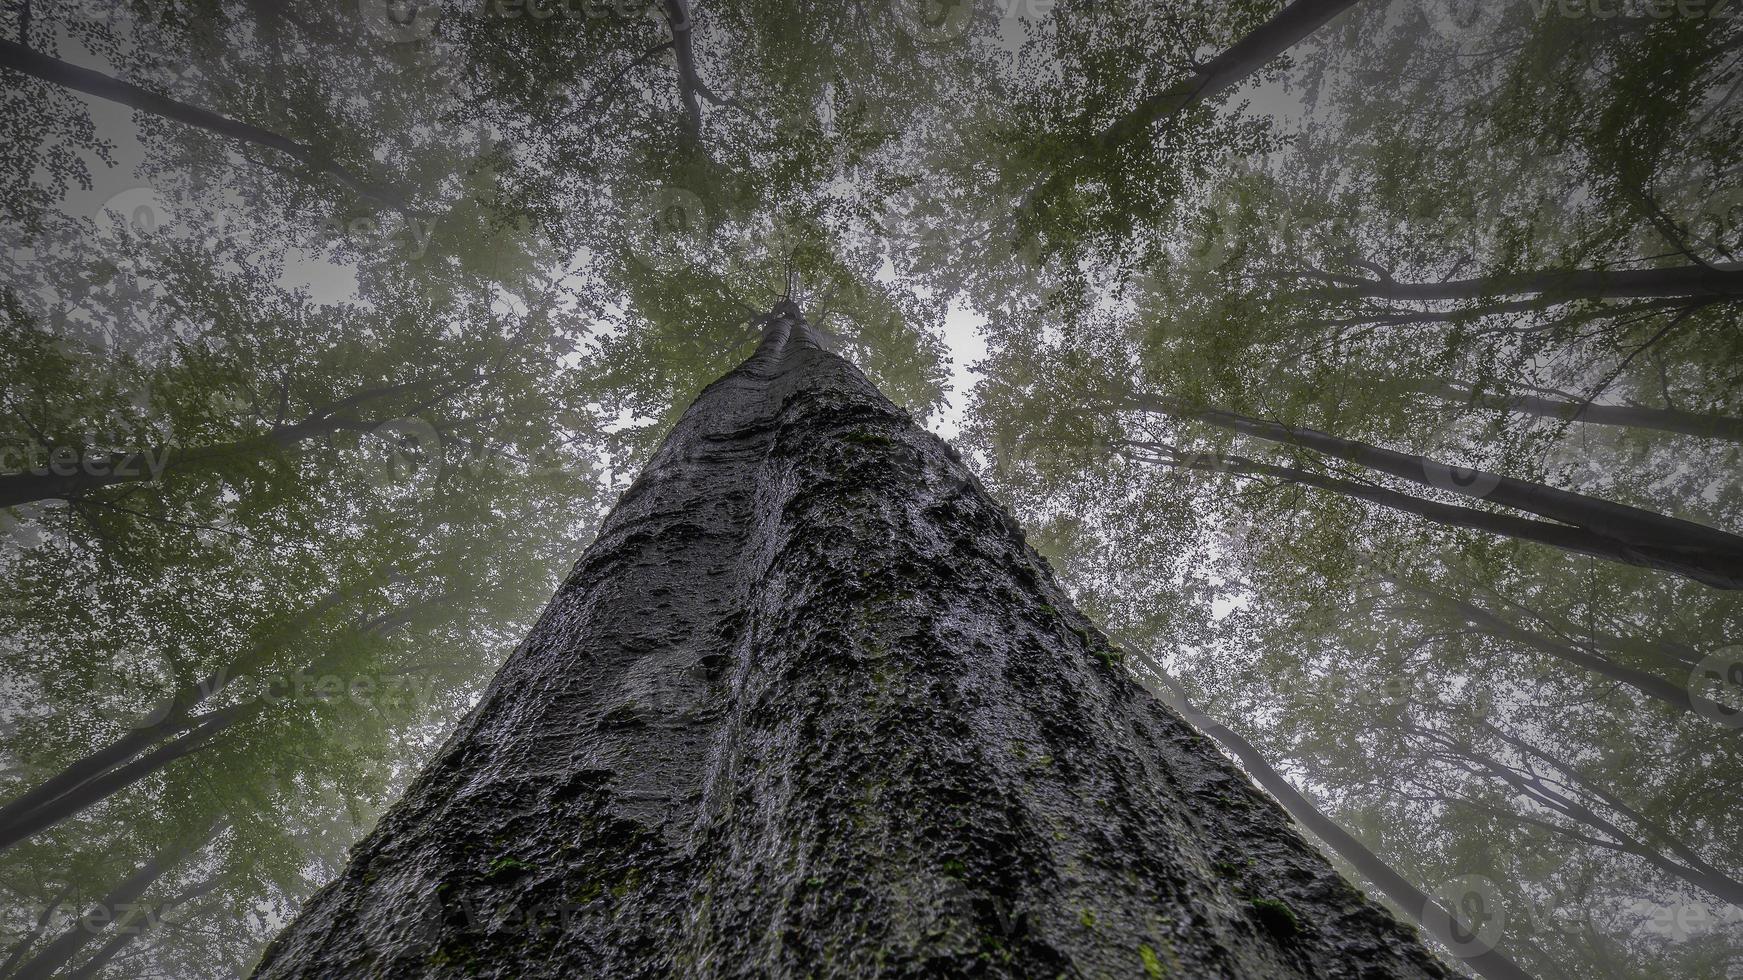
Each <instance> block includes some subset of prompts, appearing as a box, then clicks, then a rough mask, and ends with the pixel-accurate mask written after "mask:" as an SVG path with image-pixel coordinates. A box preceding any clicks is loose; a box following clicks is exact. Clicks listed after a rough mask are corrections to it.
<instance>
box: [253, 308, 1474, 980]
mask: <svg viewBox="0 0 1743 980" xmlns="http://www.w3.org/2000/svg"><path fill="white" fill-rule="evenodd" d="M1211 869H1218V870H1215V871H1213V870H1211ZM866 975H883V976H921V975H926V976H968V975H999V976H1024V977H1054V976H1059V975H1070V976H1104V975H1105V976H1118V977H1132V976H1137V977H1142V976H1146V975H1148V976H1160V975H1169V976H1183V977H1184V976H1222V977H1265V978H1282V977H1350V978H1353V977H1358V976H1389V977H1420V976H1437V977H1438V976H1445V975H1446V972H1445V970H1444V968H1443V967H1441V966H1440V965H1439V964H1437V963H1436V962H1435V961H1434V960H1433V959H1432V957H1430V956H1429V955H1428V954H1427V953H1426V951H1425V950H1424V949H1423V948H1422V947H1421V946H1420V945H1418V944H1417V942H1416V941H1415V940H1414V939H1412V938H1411V937H1410V936H1409V934H1408V933H1406V932H1405V931H1404V930H1403V929H1402V928H1401V927H1400V926H1398V924H1397V923H1396V922H1395V921H1393V920H1392V918H1391V917H1390V916H1389V915H1388V914H1386V913H1385V912H1384V911H1382V910H1381V909H1380V908H1378V907H1377V906H1374V905H1372V904H1370V903H1368V902H1367V901H1366V900H1364V899H1363V898H1362V897H1361V896H1360V894H1359V893H1358V892H1356V890H1355V889H1353V888H1352V887H1350V886H1349V885H1348V884H1347V883H1346V882H1344V881H1343V880H1342V879H1341V878H1339V877H1338V876H1337V874H1336V873H1335V872H1334V871H1333V870H1332V869H1331V867H1330V866H1329V865H1328V864H1327V863H1326V862H1325V860H1324V859H1323V858H1322V857H1321V856H1320V855H1319V854H1318V853H1317V852H1316V851H1314V850H1313V849H1312V848H1311V847H1310V846H1308V845H1307V844H1306V842H1305V841H1304V840H1303V839H1302V838H1301V837H1300V836H1299V835H1297V834H1296V832H1295V831H1294V830H1293V829H1292V828H1291V827H1290V826H1289V824H1288V820H1287V817H1286V816H1285V815H1284V814H1283V813H1282V811H1281V810H1279V809H1278V808H1277V807H1276V805H1275V804H1274V803H1272V802H1271V801H1270V800H1268V799H1267V798H1265V797H1264V796H1263V795H1262V794H1260V793H1259V792H1258V791H1257V790H1256V789H1255V788H1254V787H1253V786H1252V785H1251V784H1250V783H1248V782H1247V781H1246V779H1245V777H1244V776H1242V775H1241V773H1240V771H1239V770H1238V769H1236V768H1235V767H1234V766H1232V765H1231V764H1229V762H1228V761H1227V760H1226V759H1224V758H1223V757H1222V756H1221V754H1220V753H1219V752H1218V751H1217V750H1216V748H1215V746H1214V745H1212V744H1211V743H1210V742H1209V741H1208V740H1206V739H1205V738H1204V737H1203V736H1201V735H1199V734H1198V733H1197V732H1195V731H1193V730H1192V729H1191V727H1190V726H1188V725H1187V724H1186V723H1185V722H1184V721H1182V720H1181V719H1180V718H1179V717H1178V716H1177V715H1175V714H1174V713H1173V712H1171V711H1169V710H1168V709H1167V708H1165V707H1164V706H1162V705H1161V704H1160V703H1159V702H1157V701H1156V700H1155V699H1154V698H1153V697H1151V696H1150V695H1149V694H1148V693H1147V692H1146V691H1144V690H1143V689H1142V688H1141V687H1140V686H1139V685H1138V684H1137V683H1136V682H1135V681H1134V680H1133V679H1132V677H1131V676H1130V675H1129V674H1128V673H1127V672H1126V670H1125V669H1124V667H1123V666H1121V665H1120V663H1119V658H1118V655H1117V654H1116V653H1114V652H1113V651H1111V650H1110V649H1109V647H1108V646H1107V644H1106V642H1105V640H1104V639H1103V638H1102V637H1101V636H1100V634H1099V633H1097V632H1096V631H1095V629H1094V628H1093V627H1092V626H1090V624H1089V623H1088V622H1087V621H1086V620H1085V619H1084V618H1083V617H1082V616H1081V615H1080V614H1078V613H1077V612H1076V611H1075V610H1073V609H1072V608H1071V605H1070V602H1069V600H1068V599H1067V597H1066V595H1065V593H1064V591H1063V590H1062V589H1061V588H1060V587H1059V586H1058V585H1057V584H1055V583H1054V581H1053V579H1052V576H1051V574H1050V572H1049V571H1048V569H1047V567H1046V564H1045V562H1044V561H1043V560H1042V559H1040V558H1039V556H1037V555H1035V554H1034V552H1033V551H1031V550H1030V549H1029V548H1028V547H1027V546H1026V545H1025V544H1024V542H1023V538H1022V535H1021V532H1020V531H1019V530H1018V529H1017V527H1016V525H1015V524H1014V523H1013V522H1012V521H1011V519H1010V518H1009V517H1008V516H1007V515H1006V514H1005V512H1004V511H1003V510H1001V509H1000V508H999V507H998V506H997V505H996V504H995V503H993V501H992V500H991V499H990V498H989V497H988V496H987V495H986V493H985V492H984V491H983V490H982V489H981V488H980V486H979V484H978V483H976V481H975V480H974V479H973V477H972V476H970V475H969V473H968V471H967V470H966V469H965V468H964V466H963V464H962V462H961V460H960V459H959V458H958V457H957V456H956V455H955V454H954V453H953V452H951V451H950V450H949V449H948V448H947V447H945V446H944V444H943V443H942V442H940V441H939V440H938V439H936V438H935V437H933V436H931V435H929V434H927V433H925V432H923V431H922V430H920V429H919V428H918V427H917V426H915V425H914V423H913V422H912V420H911V419H909V418H908V416H907V415H906V414H905V413H903V412H901V411H900V410H899V409H897V408H895V407H894V406H893V405H891V404H890V403H889V402H888V401H887V400H886V399H884V398H883V396H882V395H881V394H880V393H879V392H878V391H877V390H876V389H875V388H874V387H873V386H872V385H871V384H870V383H869V382H867V381H866V380H865V378H864V377H862V376H861V375H860V374H859V372H858V371H857V370H855V369H854V368H853V367H852V366H850V365H849V364H848V363H847V362H846V361H844V360H842V359H841V358H839V357H836V356H835V355H833V354H830V353H827V352H825V351H824V350H822V349H821V348H820V347H819V346H818V344H817V341H816V338H815V336H814V334H813V333H812V332H811V330H810V328H809V327H807V326H805V325H804V323H803V321H802V320H801V319H800V318H799V316H798V310H797V308H796V307H793V306H792V305H791V304H785V303H784V304H783V305H782V306H781V307H778V308H777V310H776V313H775V314H774V315H772V316H771V317H770V318H769V319H768V323H767V329H766V332H765V337H764V340H763V343H762V345H761V346H760V347H759V348H758V350H757V353H756V354H755V355H754V356H753V357H752V358H751V359H750V360H749V361H747V362H746V363H745V364H743V365H741V366H740V367H739V368H737V369H736V370H734V371H732V372H731V373H729V374H728V375H727V376H726V377H724V378H722V379H721V380H719V381H717V382H715V383H714V384H713V385H710V386H709V387H708V389H707V390H705V391H704V392H703V394H702V395H701V397H700V398H699V399H698V400H697V402H696V403H695V404H694V405H692V406H691V408H690V410H689V411H688V412H686V413H685V415H684V417H683V418H682V420H681V421H680V422H679V423H678V425H677V426H676V428H675V429H674V430H673V432H672V434H671V435H670V436H669V437H668V438H667V440H666V442H665V444H664V445H663V446H662V447H661V448H660V450H659V451H658V452H657V453H655V455H654V457H653V459H652V460H650V461H649V463H648V465H647V467H646V469H645V470H644V471H643V472H642V474H641V476H640V477H639V478H638V479H637V480H636V482H635V484H634V485H633V486H632V487H631V488H630V489H629V490H628V491H626V492H625V493H624V495H623V497H622V498H621V499H620V500H619V502H618V505H617V507H616V509H615V510H614V512H613V513H612V515H611V517H610V518H609V519H608V520H607V521H606V523H605V525H604V527H603V528H602V530H601V532H600V534H599V537H598V539H597V540H596V541H595V542H594V544H593V545H592V546H591V547H590V548H589V549H588V551H587V553H586V554H585V555H584V556H583V557H582V559H581V561H580V563H579V564H578V565H577V566H576V568H575V570H574V572H573V573H572V574H571V576H570V578H569V580H568V581H567V582H566V583H565V584H564V585H563V587H562V588H561V589H560V590H559V591H558V593H557V595H556V597H555V598H554V599H553V600H552V602H551V604H550V606H549V607H548V608H547V609H546V611H545V613H544V615H543V616H542V617H541V619H540V620H539V622H538V624H537V625H536V626H535V627H534V628H533V630H532V633H531V635H530V636H529V637H528V638H527V639H526V641H525V642H524V643H522V645H521V646H520V648H519V649H517V650H516V651H515V653H514V654H513V655H512V656H511V657H510V658H509V660H508V662H507V663H506V664H505V665H504V667H503V669H502V671H501V672H500V673H499V674H498V675H497V677H496V679H495V680H494V681H493V682H492V683H491V685H490V687H489V688H488V690H487V691H486V692H485V694H484V696H483V697H482V699H481V700H480V702H479V704H478V706H477V707H476V708H475V709H474V710H473V711H472V713H471V714H470V715H469V716H468V717H467V718H466V719H465V720H464V721H463V722H462V723H461V724H460V726H459V728H458V729H457V731H456V732H455V734H454V735H453V736H452V737H451V738H450V740H449V742H448V744H447V745H446V746H444V748H443V749H442V751H441V752H440V753H439V754H438V756H437V758H436V759H435V761H433V762H432V763H431V764H430V765H429V766H428V767H427V768H426V769H425V771H424V772H423V774H422V775H421V776H420V777H419V778H418V779H417V781H416V782H415V783H414V784H413V786H412V788H411V789H410V790H409V791H408V793H407V795H406V797H405V798H404V799H403V800H402V801H401V802H400V803H399V804H397V805H396V806H395V807H394V808H393V809H391V810H390V811H389V812H388V813H387V814H386V815H385V816H384V817H383V818H382V820H381V822H380V824H379V825H378V827H377V829H376V830H375V831H374V832H373V833H372V834H371V835H370V836H369V837H368V838H367V839H365V841H364V842H363V843H361V844H360V845H359V846H358V847H357V848H356V849H355V850H354V851H353V857H352V861H351V864H350V866H349V867H348V868H347V869H346V870H345V871H344V872H343V874H342V875H341V876H340V878H339V879H338V880H337V881H335V882H333V883H332V884H330V885H329V886H327V887H326V888H324V889H323V890H322V891H321V892H320V893H318V894H317V895H316V897H315V898H314V899H313V900H312V901H311V902H310V903H309V905H308V906H307V907H306V908H305V909H304V911H303V913H302V915H301V917H300V918H299V919H298V920H297V921H296V922H295V923H293V924H292V925H291V926H290V927H289V928H288V929H287V930H286V931H285V932H284V933H283V934H282V935H281V936H280V937H279V938H278V939H277V940H276V941H275V942H274V943H273V944H272V945H271V946H270V947H269V948H268V950H267V952H266V954H265V957H264V959H263V961H262V963H261V965H260V967H259V968H258V970H257V973H256V976H259V977H262V978H284V977H311V978H312V977H332V976H371V977H414V976H415V977H535V978H536V977H563V978H568V977H577V976H613V977H665V976H684V977H728V976H731V977H748V976H759V977H845V976H866Z"/></svg>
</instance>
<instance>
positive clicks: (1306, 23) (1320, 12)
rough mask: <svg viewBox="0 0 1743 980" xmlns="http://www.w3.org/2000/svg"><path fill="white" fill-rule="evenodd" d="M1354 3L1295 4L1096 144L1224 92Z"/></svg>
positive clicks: (1317, 0) (1113, 142) (1121, 138)
mask: <svg viewBox="0 0 1743 980" xmlns="http://www.w3.org/2000/svg"><path fill="white" fill-rule="evenodd" d="M1355 4H1356V0H1294V2H1293V3H1291V4H1289V5H1288V6H1286V7H1284V8H1283V9H1282V10H1281V11H1279V12H1278V14H1277V16H1275V17H1273V18H1271V19H1270V20H1268V21H1266V22H1265V23H1264V24H1261V25H1260V26H1259V27H1258V28H1257V29H1255V30H1254V31H1253V32H1252V33H1251V34H1248V35H1247V36H1246V37H1243V38H1241V39H1240V40H1239V41H1236V42H1235V43H1234V44H1233V45H1232V46H1231V47H1230V48H1229V49H1228V50H1227V51H1224V52H1223V53H1222V54H1219V55H1217V56H1216V57H1215V58H1212V59H1211V60H1210V61H1208V62H1206V63H1205V64H1203V65H1201V66H1199V67H1198V69H1197V70H1196V71H1194V72H1193V73H1192V74H1191V75H1188V76H1187V77H1186V78H1184V79H1181V80H1180V81H1179V82H1177V83H1175V84H1174V85H1171V86H1169V87H1168V88H1166V89H1163V90H1162V91H1160V92H1157V93H1156V94H1154V95H1151V96H1149V97H1147V98H1145V99H1144V100H1143V101H1141V102H1139V103H1138V104H1137V106H1136V107H1134V108H1133V109H1132V111H1130V112H1128V113H1126V114H1125V115H1123V116H1121V117H1120V118H1119V119H1117V120H1115V121H1114V123H1113V124H1112V125H1110V126H1108V127H1107V128H1106V129H1105V130H1103V131H1102V133H1101V135H1100V136H1099V137H1098V138H1097V140H1096V143H1097V145H1098V146H1099V147H1101V148H1102V149H1108V148H1111V147H1114V146H1118V145H1119V144H1121V143H1124V142H1125V141H1126V140H1129V139H1131V138H1132V137H1134V136H1136V135H1137V134H1139V133H1142V132H1145V131H1147V130H1148V129H1150V127H1152V126H1154V125H1155V124H1156V123H1158V122H1160V121H1161V120H1164V119H1167V118H1170V117H1172V116H1175V115H1178V114H1179V113H1181V112H1183V111H1185V110H1186V109H1189V108H1191V107H1192V106H1195V105H1197V104H1199V103H1200V102H1203V101H1205V100H1206V99H1213V98H1216V97H1217V96H1219V95H1221V94H1223V93H1224V92H1227V91H1228V90H1229V89H1231V88H1234V87H1235V86H1236V85H1239V84H1240V83H1241V82H1242V81H1244V80H1245V79H1247V78H1249V77H1251V76H1252V75H1253V73H1254V72H1257V71H1258V70H1259V69H1261V68H1263V67H1265V66H1266V65H1267V64H1270V63H1271V62H1272V61H1273V60H1275V59H1276V58H1278V57H1279V56H1280V55H1282V54H1283V52H1285V51H1288V50H1289V49H1290V48H1292V47H1294V46H1295V45H1297V44H1299V43H1301V42H1302V41H1303V40H1306V38H1307V36H1308V35H1310V34H1312V33H1313V32H1314V31H1317V30H1319V29H1320V28H1321V27H1324V26H1325V25H1326V23H1327V22H1328V21H1330V20H1331V19H1332V18H1333V17H1336V16H1337V15H1338V14H1341V13H1343V12H1344V11H1345V10H1347V9H1349V8H1350V7H1353V6H1355Z"/></svg>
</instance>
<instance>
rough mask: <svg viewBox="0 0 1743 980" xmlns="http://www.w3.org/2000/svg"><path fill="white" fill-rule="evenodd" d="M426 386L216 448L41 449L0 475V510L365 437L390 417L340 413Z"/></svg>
mask: <svg viewBox="0 0 1743 980" xmlns="http://www.w3.org/2000/svg"><path fill="white" fill-rule="evenodd" d="M431 384H432V382H430V381H428V380H425V381H412V382H406V383H403V384H395V385H383V386H381V387H377V388H370V389H367V390H365V391H361V392H358V393H357V394H355V395H352V396H350V397H348V398H344V399H341V400H339V401H336V402H333V403H332V404H330V405H326V406H324V407H322V408H320V409H319V410H317V411H315V412H313V413H312V414H310V415H309V417H308V418H306V419H303V420H302V421H300V422H293V423H290V424H288V425H277V426H274V427H272V428H271V429H269V430H267V431H266V432H264V433H262V434H260V435H258V436H250V437H248V438H246V439H237V440H234V441H231V442H226V443H219V444H217V445H209V446H190V447H186V448H182V447H177V446H160V447H157V448H156V449H151V450H145V451H142V452H127V453H105V454H102V455H91V454H87V453H85V452H83V451H82V450H81V451H80V452H79V453H78V459H77V460H74V461H61V460H58V459H57V458H56V455H55V452H54V447H44V452H45V456H46V457H47V458H46V459H43V460H39V461H36V465H34V466H32V467H31V468H29V469H27V470H25V471H22V472H18V473H6V474H0V507H16V506H17V505H19V504H25V503H30V502H32V501H36V500H49V499H60V500H72V499H74V498H77V497H79V496H82V495H83V494H87V493H90V492H91V491H93V490H100V489H102V488H103V487H108V486H115V485H116V484H121V483H141V482H151V481H154V480H156V479H157V478H158V477H160V476H162V475H163V474H164V473H166V472H168V471H170V470H172V469H185V468H188V467H192V466H210V465H218V464H222V463H225V462H229V461H231V460H236V459H247V458H251V457H257V456H262V455H266V454H268V453H276V452H281V451H283V450H286V449H289V448H290V447H292V446H294V445H296V444H298V443H300V442H305V441H307V440H309V439H316V438H320V437H321V436H330V435H334V434H336V433H340V432H370V431H373V430H374V429H376V428H378V427H380V426H381V425H382V424H384V423H385V422H387V421H388V419H389V418H390V417H391V416H389V417H383V418H377V419H373V420H372V419H359V418H353V417H351V416H350V415H346V414H341V413H343V412H345V411H348V410H350V409H355V408H357V407H359V406H362V405H364V404H366V403H369V402H374V401H379V400H380V399H383V398H387V397H390V396H393V395H399V394H405V393H407V392H412V391H417V390H420V389H426V388H429V387H430V386H431ZM439 397H440V395H438V398H439ZM426 404H428V403H426Z"/></svg>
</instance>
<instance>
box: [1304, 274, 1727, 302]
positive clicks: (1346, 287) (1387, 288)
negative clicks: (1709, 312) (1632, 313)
mask: <svg viewBox="0 0 1743 980" xmlns="http://www.w3.org/2000/svg"><path fill="white" fill-rule="evenodd" d="M1331 278H1333V279H1334V280H1335V281H1336V282H1337V283H1338V285H1337V286H1332V287H1327V288H1325V289H1322V290H1316V291H1315V292H1314V295H1315V296H1319V297H1322V298H1326V299H1385V300H1409V301H1423V302H1426V301H1431V300H1465V299H1487V298H1490V297H1495V296H1542V297H1545V298H1547V299H1554V300H1557V301H1571V300H1578V299H1663V298H1671V297H1688V298H1691V299H1700V298H1705V299H1731V298H1735V297H1743V269H1731V268H1725V267H1722V266H1721V267H1714V266H1707V265H1679V266H1666V267H1662V268H1656V269H1568V270H1562V269H1539V270H1534V271H1531V272H1520V273H1515V274H1511V275H1503V276H1488V277H1485V278H1481V279H1449V280H1446V281H1445V282H1397V281H1395V280H1391V279H1362V278H1358V277H1355V276H1332V277H1331Z"/></svg>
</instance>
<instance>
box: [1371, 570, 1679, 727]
mask: <svg viewBox="0 0 1743 980" xmlns="http://www.w3.org/2000/svg"><path fill="white" fill-rule="evenodd" d="M1386 580H1387V581H1388V582H1391V583H1392V584H1393V585H1395V586H1397V587H1398V588H1399V589H1400V590H1402V591H1405V592H1408V593H1410V594H1411V595H1412V597H1413V598H1412V599H1411V601H1410V603H1409V604H1407V606H1406V608H1410V609H1414V610H1416V611H1418V612H1419V613H1421V614H1424V615H1427V616H1431V617H1439V618H1441V619H1443V620H1445V621H1448V622H1453V623H1457V624H1459V625H1460V626H1465V627H1470V628H1474V629H1476V630H1477V631H1479V632H1481V633H1486V634H1488V635H1489V636H1492V637H1494V638H1496V639H1498V640H1510V641H1512V642H1514V643H1517V644H1519V645H1521V646H1523V647H1527V648H1530V649H1533V650H1537V651H1539V652H1541V653H1545V654H1548V655H1549V656H1551V657H1553V658H1555V659H1556V660H1560V661H1561V662H1563V663H1565V664H1568V665H1569V666H1572V667H1579V668H1582V669H1584V670H1589V671H1591V672H1592V673H1594V674H1597V675H1598V676H1600V677H1604V678H1607V679H1609V680H1612V681H1615V682H1616V683H1618V684H1622V685H1624V686H1626V687H1631V688H1633V689H1634V690H1636V691H1639V692H1640V693H1641V694H1644V695H1646V696H1647V697H1649V698H1652V699H1653V700H1655V701H1659V702H1661V703H1663V704H1667V705H1669V706H1670V707H1672V708H1673V709H1675V710H1677V711H1679V712H1682V711H1693V710H1694V708H1695V702H1694V699H1693V698H1692V697H1691V696H1690V694H1689V689H1688V688H1687V687H1685V686H1684V685H1682V684H1678V683H1676V682H1674V681H1669V680H1665V679H1664V678H1663V677H1660V676H1658V675H1657V674H1651V673H1648V672H1646V671H1644V670H1637V669H1635V668H1633V667H1630V666H1628V665H1626V664H1620V663H1617V662H1616V661H1614V660H1611V659H1610V658H1608V657H1605V656H1601V655H1599V654H1597V653H1595V652H1593V651H1592V650H1591V649H1589V648H1587V647H1584V646H1577V645H1575V644H1572V643H1567V642H1564V641H1562V640H1559V639H1557V638H1555V637H1552V636H1548V635H1546V634H1543V633H1539V632H1537V631H1536V630H1532V629H1527V628H1526V627H1524V626H1521V625H1519V624H1518V623H1515V622H1512V621H1511V620H1508V619H1505V618H1503V617H1502V616H1500V615H1498V614H1496V613H1494V612H1492V611H1490V610H1488V609H1484V608H1483V607H1481V606H1479V605H1476V604H1475V603H1472V602H1468V601H1466V600H1464V599H1461V598H1459V597H1458V596H1455V595H1450V594H1448V593H1445V592H1441V591H1440V590H1438V589H1435V588H1433V587H1431V586H1427V585H1422V584H1420V583H1417V582H1414V581H1411V580H1409V579H1407V578H1403V577H1400V576H1391V575H1388V576H1386ZM1682 676H1687V675H1686V674H1685V675H1682Z"/></svg>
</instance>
